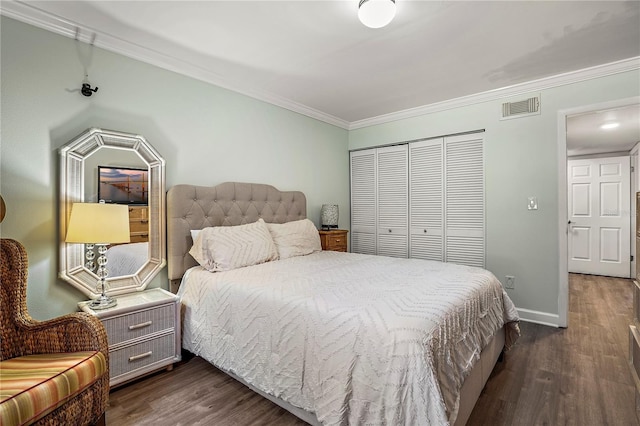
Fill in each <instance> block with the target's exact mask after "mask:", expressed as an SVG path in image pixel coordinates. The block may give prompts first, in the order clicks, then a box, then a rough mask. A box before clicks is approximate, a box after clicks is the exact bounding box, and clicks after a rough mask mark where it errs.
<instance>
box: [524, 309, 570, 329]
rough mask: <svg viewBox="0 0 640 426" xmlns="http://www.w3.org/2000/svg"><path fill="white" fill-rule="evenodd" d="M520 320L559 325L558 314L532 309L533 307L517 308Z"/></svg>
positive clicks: (552, 325)
mask: <svg viewBox="0 0 640 426" xmlns="http://www.w3.org/2000/svg"><path fill="white" fill-rule="evenodd" d="M516 310H517V311H518V315H520V320H521V321H525V322H532V323H535V324H542V325H549V326H551V327H559V325H558V324H559V323H560V321H559V319H560V317H559V316H558V314H550V313H548V312H540V311H532V310H531V309H524V308H516Z"/></svg>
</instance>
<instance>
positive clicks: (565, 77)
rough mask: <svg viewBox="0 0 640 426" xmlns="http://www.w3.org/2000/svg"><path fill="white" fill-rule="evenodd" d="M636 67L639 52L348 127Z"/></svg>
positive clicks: (381, 121) (359, 121)
mask: <svg viewBox="0 0 640 426" xmlns="http://www.w3.org/2000/svg"><path fill="white" fill-rule="evenodd" d="M637 69H640V56H636V57H635V58H629V59H623V60H621V61H616V62H611V63H608V64H603V65H597V66H594V67H589V68H584V69H581V70H577V71H570V72H566V73H563V74H557V75H553V76H550V77H545V78H541V79H538V80H533V81H528V82H526V83H519V84H514V85H512V86H507V87H502V88H499V89H494V90H489V91H486V92H481V93H476V94H473V95H468V96H462V97H460V98H454V99H449V100H446V101H442V102H437V103H433V104H429V105H423V106H419V107H416V108H409V109H405V110H402V111H397V112H392V113H389V114H383V115H379V116H377V117H371V118H365V119H363V120H358V121H352V122H351V123H350V125H349V130H355V129H361V128H363V127H370V126H375V125H378V124H384V123H389V122H392V121H397V120H403V119H406V118H412V117H418V116H420V115H425V114H432V113H435V112H440V111H446V110H449V109H454V108H460V107H465V106H469V105H474V104H479V103H482V102H488V101H495V100H498V99H504V98H510V97H513V96H518V95H522V94H526V93H531V92H539V91H541V90H545V89H551V88H553V87H558V86H564V85H567V84H572V83H578V82H580V81H586V80H592V79H595V78H600V77H605V76H608V75H613V74H619V73H623V72H627V71H633V70H637Z"/></svg>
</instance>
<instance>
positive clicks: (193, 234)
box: [191, 229, 202, 243]
mask: <svg viewBox="0 0 640 426" xmlns="http://www.w3.org/2000/svg"><path fill="white" fill-rule="evenodd" d="M200 231H202V229H192V230H191V239H192V240H193V242H194V243H195V242H196V240H197V239H198V235H199V234H200Z"/></svg>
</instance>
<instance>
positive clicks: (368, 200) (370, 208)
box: [349, 149, 376, 254]
mask: <svg viewBox="0 0 640 426" xmlns="http://www.w3.org/2000/svg"><path fill="white" fill-rule="evenodd" d="M349 157H350V161H351V251H352V252H353V253H363V254H376V150H375V149H368V150H365V151H355V152H352V153H351V154H350V156H349Z"/></svg>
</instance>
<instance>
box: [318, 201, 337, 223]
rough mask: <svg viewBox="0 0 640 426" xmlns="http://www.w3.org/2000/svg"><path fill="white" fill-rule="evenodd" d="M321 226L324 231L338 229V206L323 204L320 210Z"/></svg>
mask: <svg viewBox="0 0 640 426" xmlns="http://www.w3.org/2000/svg"><path fill="white" fill-rule="evenodd" d="M320 222H321V223H320V225H322V229H331V228H337V227H338V205H337V204H323V205H322V208H321V209H320Z"/></svg>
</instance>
